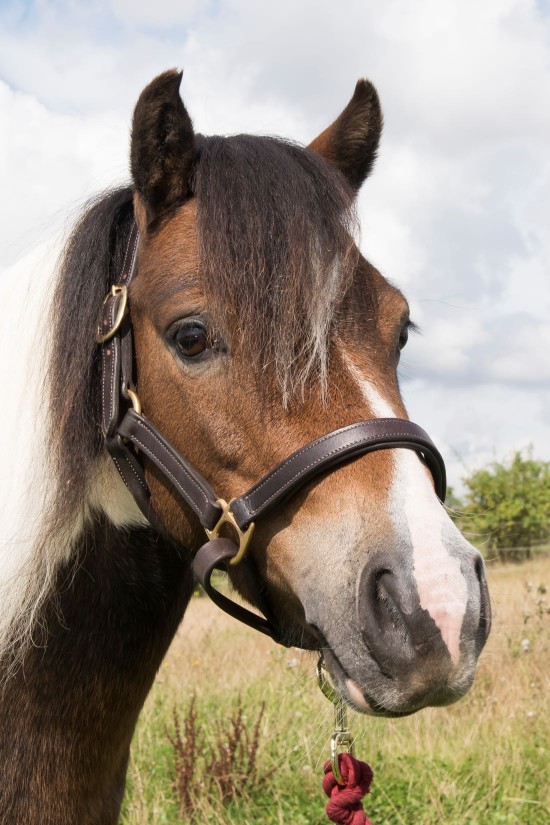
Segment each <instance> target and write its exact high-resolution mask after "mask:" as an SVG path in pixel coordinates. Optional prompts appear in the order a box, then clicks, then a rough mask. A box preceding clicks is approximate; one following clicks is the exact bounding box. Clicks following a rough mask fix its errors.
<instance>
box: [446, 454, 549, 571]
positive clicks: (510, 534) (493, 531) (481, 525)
mask: <svg viewBox="0 0 550 825" xmlns="http://www.w3.org/2000/svg"><path fill="white" fill-rule="evenodd" d="M463 483H464V486H465V494H464V496H463V497H462V498H458V497H457V496H456V495H455V494H454V492H453V491H452V490H451V491H450V493H449V495H448V496H447V501H446V504H447V507H448V508H449V512H450V515H451V517H452V518H453V519H454V521H455V522H456V523H457V524H458V526H459V527H460V529H461V530H462V532H463V533H464V534H465V535H466V536H467V537H468V538H469V539H470V541H473V543H474V544H476V545H477V546H479V547H480V549H481V550H482V551H483V553H484V555H485V556H486V558H488V559H491V560H492V559H495V558H499V559H500V560H501V561H505V560H516V561H522V560H524V559H526V558H530V557H531V556H532V555H533V551H534V549H535V548H538V547H543V548H544V549H547V545H548V544H550V462H548V461H538V460H537V459H534V458H533V456H532V452H531V451H528V452H526V453H522V452H516V453H515V454H514V455H513V456H512V458H511V459H510V460H509V461H504V462H498V461H494V462H493V463H492V464H490V465H489V466H488V467H486V468H484V469H482V470H476V471H475V472H473V473H469V474H467V475H466V476H465V478H464V479H463Z"/></svg>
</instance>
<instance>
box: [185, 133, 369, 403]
mask: <svg viewBox="0 0 550 825" xmlns="http://www.w3.org/2000/svg"><path fill="white" fill-rule="evenodd" d="M197 144H198V149H199V158H200V159H199V161H198V163H197V165H196V171H195V176H194V181H193V184H192V185H193V191H194V194H195V195H196V196H197V216H198V234H199V259H200V266H201V268H202V270H203V278H202V281H203V283H204V288H205V290H206V291H207V301H208V305H209V307H210V309H211V310H213V315H214V317H215V318H216V320H218V321H221V323H222V324H223V330H224V333H225V334H228V335H229V338H230V341H231V345H232V348H233V350H234V351H235V350H237V349H239V348H240V347H244V348H245V352H246V361H247V363H250V361H251V359H252V358H254V357H256V359H257V363H256V367H257V373H258V374H259V375H262V376H263V375H265V370H266V369H269V370H272V372H273V373H274V377H275V384H276V385H278V387H279V388H280V390H281V392H282V397H283V401H284V402H285V403H286V402H287V401H288V400H289V399H290V398H292V396H294V395H296V394H297V393H298V394H300V393H301V392H302V391H303V388H304V386H305V385H306V383H307V382H308V381H310V380H311V379H313V380H319V381H320V383H321V386H322V387H323V388H324V386H325V384H326V377H327V361H328V341H329V333H330V329H331V326H332V323H333V320H334V316H335V312H336V309H337V307H338V305H339V304H340V302H341V301H342V299H343V297H344V295H345V293H346V291H347V290H348V287H349V286H350V284H351V283H352V279H353V273H354V271H355V267H356V263H357V254H358V253H357V247H356V245H355V235H356V220H355V214H354V211H353V201H354V194H353V192H352V190H351V189H350V187H349V186H348V184H347V182H346V181H345V179H344V177H343V175H341V174H340V173H339V172H338V171H337V170H336V169H334V168H333V167H332V166H331V165H330V164H329V163H328V162H327V161H325V160H324V158H322V157H321V156H320V155H318V154H317V153H316V152H313V151H310V150H308V149H305V150H304V149H303V148H302V147H301V146H298V145H297V144H294V143H291V142H289V141H284V140H281V139H278V138H271V137H257V136H251V135H236V136H232V137H203V136H202V135H199V136H197Z"/></svg>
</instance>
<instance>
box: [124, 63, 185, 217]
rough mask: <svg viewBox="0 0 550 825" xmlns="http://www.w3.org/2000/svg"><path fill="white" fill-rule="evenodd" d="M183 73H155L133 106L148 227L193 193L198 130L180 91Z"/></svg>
mask: <svg viewBox="0 0 550 825" xmlns="http://www.w3.org/2000/svg"><path fill="white" fill-rule="evenodd" d="M182 74H183V72H179V71H176V70H175V69H171V70H170V71H167V72H164V73H163V74H161V75H159V76H158V77H156V78H155V79H154V80H153V81H151V83H149V85H148V86H147V87H146V88H145V89H144V90H143V91H142V93H141V95H140V97H139V100H138V102H137V104H136V108H135V110H134V118H133V121H132V140H131V149H130V167H131V170H132V177H133V179H134V184H135V187H136V191H137V193H138V196H139V200H140V201H141V204H142V205H143V207H144V210H139V211H140V212H141V214H142V216H143V211H144V212H145V217H146V222H147V225H149V226H150V225H151V223H153V221H155V220H156V219H157V218H158V217H160V216H161V215H162V214H164V213H166V212H168V211H169V210H170V209H171V208H173V207H174V206H175V205H176V204H178V203H181V201H183V200H185V198H186V197H188V196H189V195H190V194H191V173H192V169H193V163H194V160H195V156H196V148H195V133H194V132H193V124H192V123H191V118H190V117H189V115H188V113H187V110H186V108H185V106H184V105H183V102H182V99H181V97H180V93H179V87H180V83H181V78H182ZM140 228H143V227H140Z"/></svg>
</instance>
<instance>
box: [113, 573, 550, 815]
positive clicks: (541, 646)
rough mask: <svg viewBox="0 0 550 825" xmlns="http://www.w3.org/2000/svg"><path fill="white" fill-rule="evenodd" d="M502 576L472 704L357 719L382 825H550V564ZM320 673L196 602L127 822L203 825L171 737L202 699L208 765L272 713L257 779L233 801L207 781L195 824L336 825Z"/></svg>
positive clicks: (167, 675)
mask: <svg viewBox="0 0 550 825" xmlns="http://www.w3.org/2000/svg"><path fill="white" fill-rule="evenodd" d="M489 575H490V578H491V585H492V594H493V601H494V605H495V627H494V631H493V634H492V637H491V640H490V643H489V645H488V649H487V651H486V652H485V653H484V654H483V656H482V660H481V663H480V667H479V672H478V677H477V679H476V683H475V685H474V688H473V689H472V691H471V692H470V694H469V695H468V696H467V697H466V698H465V699H464V700H462V701H461V702H459V703H458V704H456V705H454V706H452V707H450V708H446V709H428V710H425V711H422V712H421V713H419V714H416V715H415V716H413V717H409V718H408V719H403V720H378V719H370V718H367V717H360V716H357V715H354V714H352V715H351V716H350V721H351V726H352V729H353V733H354V735H355V737H356V753H357V755H358V756H359V757H360V758H363V759H365V760H366V761H368V762H369V763H370V764H371V766H372V767H373V770H374V783H373V787H372V793H371V794H370V795H369V796H368V798H367V799H366V801H365V809H366V812H367V814H368V816H369V817H370V819H371V820H372V822H373V825H401V823H403V825H404V824H405V823H406V825H411V824H412V823H414V825H465V824H466V823H467V824H468V825H504V824H505V825H547V824H548V823H549V822H550V791H549V786H550V781H549V767H548V766H549V761H550V698H549V697H550V613H549V612H548V610H549V607H548V601H547V600H548V594H547V593H545V592H544V588H545V586H546V587H548V590H549V591H550V560H549V559H536V560H534V561H532V562H527V563H525V564H524V565H521V566H518V565H510V566H507V567H500V568H498V567H495V568H493V569H491V570H490V574H489ZM189 638H190V639H192V641H191V642H189V641H186V639H189ZM525 640H528V641H529V645H528V649H527V650H526V649H525V647H526V645H525ZM314 664H315V663H314V659H313V658H312V657H311V654H301V653H300V652H298V651H296V650H290V651H286V650H283V649H278V648H276V647H274V646H273V644H272V643H270V642H269V641H268V640H264V639H262V638H260V637H259V635H258V634H254V633H253V632H252V631H249V630H248V629H247V628H244V627H240V626H239V625H237V624H236V623H235V622H233V621H232V620H230V619H228V618H227V617H225V616H224V615H223V614H220V613H219V612H216V610H215V608H214V607H213V606H212V605H210V604H209V603H208V602H206V601H205V600H203V599H195V600H194V601H193V604H192V606H191V609H190V612H189V615H188V616H186V619H185V621H184V624H183V627H182V630H181V632H180V634H179V635H178V638H177V639H176V640H175V642H174V645H173V647H172V649H171V651H170V653H169V656H168V657H167V660H166V662H165V664H164V665H163V668H162V669H161V672H160V674H159V677H158V679H157V683H156V684H155V687H154V689H153V691H152V693H151V696H150V697H149V700H148V702H147V704H146V706H145V709H144V712H143V714H142V717H141V719H140V723H139V725H138V730H137V732H136V736H135V740H134V744H133V749H132V759H131V765H130V770H129V776H128V793H127V796H126V800H125V804H124V809H123V815H122V818H121V823H123V825H144V824H145V823H148V825H149V823H150V825H175V823H178V824H180V825H181V823H185V822H188V821H189V820H188V819H185V818H183V817H182V816H181V815H180V813H179V810H178V802H177V799H176V796H175V793H174V789H173V752H172V746H171V745H170V743H169V741H168V738H167V736H166V730H167V729H169V730H173V720H172V714H173V709H174V707H176V708H177V709H178V712H179V713H180V714H181V715H184V714H185V712H186V710H187V708H188V706H189V701H190V698H191V696H192V694H193V692H195V693H196V696H197V710H198V713H199V717H200V720H201V722H202V724H203V725H204V729H205V732H204V735H203V737H202V739H201V742H200V749H201V751H202V752H204V754H208V752H209V748H210V746H211V745H212V743H213V742H214V741H215V739H216V730H217V728H218V727H219V726H220V725H222V726H223V725H224V724H226V721H227V719H228V718H229V717H230V716H231V713H232V711H233V710H234V708H235V707H236V704H237V703H238V701H239V700H240V701H241V703H242V705H243V706H244V707H245V708H246V709H247V713H248V720H249V724H250V726H252V725H253V724H254V721H255V719H256V718H257V715H258V713H259V711H260V708H261V705H262V703H263V702H265V703H266V712H265V716H264V718H263V721H262V726H261V738H260V749H259V754H258V768H259V771H258V773H259V777H258V779H257V781H255V782H252V783H250V784H248V785H247V786H246V787H245V788H244V791H243V793H242V794H241V795H239V797H238V798H237V799H235V800H234V801H232V802H230V803H226V804H221V802H220V800H219V798H218V797H217V795H216V793H212V792H210V793H207V792H206V790H205V788H206V787H207V786H208V783H201V781H200V777H198V779H197V781H196V782H195V783H194V792H195V796H196V799H197V809H196V810H197V812H196V815H195V817H194V820H193V821H194V822H195V823H211V822H215V823H222V824H223V825H258V823H261V825H281V824H282V823H285V825H286V823H292V825H321V823H326V822H328V820H327V819H326V816H325V814H324V803H325V801H326V799H325V798H324V796H323V793H322V790H321V780H322V764H323V762H324V760H325V759H326V758H327V748H328V741H329V739H330V734H331V723H332V711H331V707H330V705H329V703H328V702H327V701H326V700H325V699H324V697H322V695H321V694H320V692H319V690H318V688H317V686H316V683H315V679H314V675H313V672H314ZM266 775H267V777H268V778H267V779H265V776H266ZM262 776H263V777H264V778H263V781H262Z"/></svg>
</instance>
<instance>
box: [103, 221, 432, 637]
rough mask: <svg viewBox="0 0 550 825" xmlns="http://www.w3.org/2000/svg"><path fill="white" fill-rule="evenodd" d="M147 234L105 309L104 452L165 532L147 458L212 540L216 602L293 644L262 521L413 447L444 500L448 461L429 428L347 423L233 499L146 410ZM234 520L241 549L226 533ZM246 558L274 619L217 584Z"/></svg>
mask: <svg viewBox="0 0 550 825" xmlns="http://www.w3.org/2000/svg"><path fill="white" fill-rule="evenodd" d="M138 241H139V236H138V230H137V226H136V224H135V223H134V224H133V226H132V230H131V233H130V238H129V241H128V246H127V249H126V254H125V257H124V262H123V265H122V271H121V274H120V278H119V281H118V283H117V284H115V285H113V286H112V288H111V291H110V292H109V293H108V294H107V297H106V298H105V301H104V303H103V307H102V311H101V315H100V319H99V323H98V329H97V342H98V343H99V344H100V345H101V365H102V368H101V396H102V431H103V436H104V439H105V446H106V449H107V451H108V452H109V454H110V455H111V457H112V459H113V461H114V463H115V465H116V468H117V470H118V471H119V473H120V475H121V477H122V480H123V481H124V483H125V484H126V486H127V488H128V489H129V491H130V493H131V494H132V496H133V497H134V499H135V501H136V503H137V505H138V507H139V508H140V510H141V512H142V513H143V514H144V515H145V517H146V518H147V520H148V521H149V522H150V524H151V525H152V526H153V527H154V528H155V529H157V530H159V531H163V525H162V522H161V520H160V519H159V518H158V516H157V515H156V514H155V512H154V510H153V508H152V505H151V495H150V492H149V488H148V486H147V482H146V480H145V472H144V466H143V463H142V456H146V457H147V458H148V459H149V460H150V461H152V462H153V464H154V465H155V466H156V467H157V469H158V470H159V472H160V473H161V474H162V475H163V476H164V477H165V478H166V479H167V481H169V482H170V484H171V485H172V486H173V488H174V489H175V490H176V492H177V493H178V494H179V495H180V496H181V498H182V499H183V500H184V501H185V502H186V503H187V505H188V506H189V507H190V508H191V509H192V510H193V511H194V513H195V514H196V515H197V517H198V519H199V521H200V523H201V525H202V527H203V528H204V529H205V531H206V534H207V536H208V538H209V541H207V542H206V544H204V545H203V546H202V547H201V549H200V550H199V551H198V552H197V554H196V556H195V558H194V560H193V571H194V573H195V575H196V577H197V579H198V580H199V581H200V582H201V584H202V585H203V587H204V589H205V591H206V592H207V593H208V595H209V596H210V598H211V599H212V600H213V601H214V602H215V603H216V604H217V605H218V606H219V607H220V608H221V609H223V610H225V611H226V612H227V613H230V614H231V615H232V616H234V617H235V618H237V619H239V621H242V622H244V623H245V624H248V625H250V626H251V627H254V628H255V629H256V630H259V631H260V632H262V633H265V634H266V635H268V636H271V637H272V638H273V639H275V641H278V642H281V643H284V641H283V638H282V635H281V632H280V631H279V628H278V627H277V624H276V622H275V621H274V619H273V617H272V616H271V615H270V609H269V605H268V603H267V600H266V598H265V595H264V594H263V593H262V589H261V586H260V582H259V580H258V576H257V574H256V573H255V570H254V568H253V566H252V564H251V563H250V561H249V560H248V559H246V558H245V553H246V549H247V545H248V543H249V540H250V538H251V535H252V531H253V529H254V524H255V522H256V521H257V520H258V519H259V518H262V517H263V516H264V515H265V514H266V513H268V512H269V511H270V510H272V509H273V508H275V507H276V506H277V505H278V504H280V503H281V502H282V501H283V500H286V499H288V498H290V497H291V496H293V495H294V494H295V493H296V492H297V491H298V490H300V489H301V488H302V487H304V485H306V484H308V483H309V482H310V481H312V480H313V479H314V478H317V477H318V476H319V475H320V474H321V473H327V472H330V471H332V470H334V469H336V468H337V467H339V466H340V465H341V464H343V463H344V462H347V461H351V460H353V459H356V458H359V457H360V456H363V455H365V454H366V453H369V452H373V451H374V450H384V449H394V448H397V447H399V448H401V447H404V448H406V449H410V450H414V451H415V452H416V453H417V454H418V455H419V456H420V458H421V459H422V461H423V462H424V463H425V464H426V466H427V467H428V469H429V470H430V472H431V474H432V477H433V480H434V486H435V490H436V493H437V495H438V496H439V498H440V500H441V501H444V500H445V490H446V481H445V464H444V463H443V459H442V457H441V455H440V453H439V451H438V450H437V448H436V447H435V445H434V444H433V442H432V440H431V439H430V437H429V436H428V434H427V433H426V432H424V430H423V429H422V428H421V427H419V426H418V425H417V424H413V423H412V422H411V421H407V420H404V419H399V418H374V419H370V420H367V421H359V422H357V423H354V424H349V425H348V426H347V427H341V428H340V429H338V430H334V431H333V432H330V433H328V434H326V435H323V436H321V437H320V438H318V439H316V440H315V441H312V442H311V443H310V444H307V445H306V446H305V447H302V448H301V449H299V450H297V451H296V452H294V453H292V455H290V456H289V457H288V458H286V459H285V460H284V461H282V462H281V463H280V464H278V465H277V466H276V467H274V468H273V469H272V470H271V471H270V472H268V473H267V474H266V475H265V476H264V477H263V478H262V479H260V481H258V482H257V484H255V485H254V486H253V487H251V488H250V489H249V490H248V491H247V492H246V493H243V494H242V495H241V496H239V497H238V498H235V499H233V500H232V501H230V502H229V504H228V503H226V502H225V501H224V500H223V499H221V498H220V497H219V496H218V495H217V494H216V493H215V492H214V490H213V489H212V487H211V486H210V485H209V484H208V482H207V481H206V480H205V479H204V478H203V477H202V476H201V475H200V473H198V472H197V470H196V469H195V468H194V467H193V466H192V465H191V464H190V463H189V462H188V461H187V460H186V459H185V457H184V456H182V455H181V453H179V452H178V451H177V450H176V449H175V447H173V446H172V445H171V444H170V442H169V441H168V440H167V439H166V438H165V437H164V436H163V435H162V434H161V433H160V432H159V430H157V428H156V427H155V426H154V424H152V423H151V421H149V420H148V419H147V418H146V417H145V416H144V415H142V413H141V404H140V402H139V398H138V396H137V393H136V387H135V384H134V381H133V343H132V326H131V322H130V316H129V312H128V287H129V285H130V283H131V281H132V278H133V277H134V274H135V270H136V259H137V248H138ZM226 524H229V525H230V526H231V530H232V531H234V532H235V534H236V535H237V536H238V540H239V545H238V546H237V544H235V542H234V541H232V540H230V539H228V538H223V537H220V531H221V530H222V529H223V526H224V525H226ZM241 561H242V566H243V573H244V575H245V577H246V579H247V585H248V588H249V591H250V593H251V594H252V597H253V599H254V602H255V604H256V606H257V607H258V608H259V609H260V610H262V612H263V613H264V615H265V616H266V618H262V617H260V616H257V615H256V614H255V613H252V612H251V611H250V610H247V609H246V608H244V607H242V606H241V605H239V604H237V603H236V602H233V601H232V600H231V599H228V598H227V597H226V596H224V595H223V594H222V593H220V592H219V591H217V590H216V589H215V588H214V587H213V585H212V583H211V576H212V572H213V571H214V569H216V568H223V567H225V566H226V565H228V564H236V563H239V562H241Z"/></svg>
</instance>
